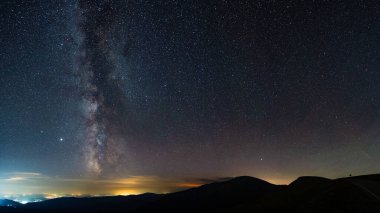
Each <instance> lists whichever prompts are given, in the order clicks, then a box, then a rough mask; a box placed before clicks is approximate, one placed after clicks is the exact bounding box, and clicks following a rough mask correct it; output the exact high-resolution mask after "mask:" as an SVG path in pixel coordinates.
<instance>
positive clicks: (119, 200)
mask: <svg viewBox="0 0 380 213" xmlns="http://www.w3.org/2000/svg"><path fill="white" fill-rule="evenodd" d="M3 203H8V204H12V205H13V206H15V207H0V212H16V213H18V212H238V213H240V212H380V174H376V175H365V176H356V177H350V178H340V179H335V180H330V179H326V178H321V177H300V178H298V179H297V180H295V181H294V182H292V183H291V184H289V185H273V184H270V183H268V182H266V181H263V180H260V179H257V178H253V177H237V178H234V179H231V180H228V181H224V182H217V183H211V184H207V185H204V186H201V187H198V188H193V189H189V190H186V191H182V192H176V193H171V194H165V195H160V194H142V195H133V196H115V197H93V198H57V199H52V200H47V201H42V202H38V203H29V204H25V205H22V204H19V203H15V202H12V201H6V200H3Z"/></svg>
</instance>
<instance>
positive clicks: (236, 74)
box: [0, 0, 380, 182]
mask: <svg viewBox="0 0 380 213" xmlns="http://www.w3.org/2000/svg"><path fill="white" fill-rule="evenodd" d="M58 2H59V3H57V2H56V1H23V0H18V1H1V3H0V11H1V16H0V18H1V19H0V36H1V37H0V47H1V51H0V73H1V75H0V145H1V148H0V174H2V175H3V177H8V176H11V175H10V174H19V173H20V172H34V173H38V174H43V175H46V176H49V177H70V178H91V179H92V178H122V177H127V176H144V177H145V176H155V177H170V178H188V177H191V178H194V177H205V178H215V177H227V176H237V175H252V176H257V177H261V178H266V179H272V180H278V181H279V182H286V181H288V180H290V179H292V178H295V177H297V176H300V175H320V176H327V177H340V176H346V175H348V174H351V173H352V174H365V173H375V172H379V171H380V167H379V164H378V162H380V131H379V129H380V114H379V112H380V72H379V70H380V59H379V57H380V27H379V26H380V20H379V17H380V14H379V11H380V6H379V3H378V2H376V1H314V2H312V1H251V0H247V1H243V0H238V1H191V2H190V1H177V0H174V1H137V0H136V1H112V0H111V1H105V0H104V1H101V0H96V1H85V0H83V1H75V0H67V1H58ZM22 174H23V173H22Z"/></svg>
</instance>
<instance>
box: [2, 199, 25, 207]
mask: <svg viewBox="0 0 380 213" xmlns="http://www.w3.org/2000/svg"><path fill="white" fill-rule="evenodd" d="M0 206H12V207H20V206H22V204H21V203H19V202H16V201H13V200H8V199H0Z"/></svg>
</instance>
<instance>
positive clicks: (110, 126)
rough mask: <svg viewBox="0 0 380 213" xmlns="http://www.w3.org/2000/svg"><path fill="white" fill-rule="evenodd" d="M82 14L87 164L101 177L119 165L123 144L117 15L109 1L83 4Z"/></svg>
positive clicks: (81, 5)
mask: <svg viewBox="0 0 380 213" xmlns="http://www.w3.org/2000/svg"><path fill="white" fill-rule="evenodd" d="M79 13H80V15H79V20H80V21H79V31H80V34H81V39H80V40H81V44H80V55H79V66H78V67H79V68H78V70H79V71H78V73H79V76H80V79H81V85H82V86H83V105H84V109H85V110H84V114H85V119H86V133H85V153H86V161H87V168H88V170H89V171H90V172H91V173H92V174H94V175H96V176H100V175H102V174H103V172H104V170H107V169H112V168H113V167H114V166H115V165H116V164H117V163H118V162H119V160H120V158H121V154H120V153H118V151H117V150H118V148H117V147H119V146H121V144H122V143H123V142H124V141H123V139H122V137H118V138H117V139H116V136H115V135H117V134H118V132H119V131H118V129H119V128H120V127H122V126H123V125H121V124H120V122H118V121H121V120H120V119H119V118H120V116H122V115H121V114H122V113H121V112H120V110H118V109H125V107H124V106H123V98H124V97H123V95H122V93H121V92H120V91H119V90H120V89H119V87H118V86H117V83H116V82H114V81H113V80H112V79H111V76H110V74H111V73H112V71H113V69H114V64H113V60H112V55H113V54H114V52H113V50H112V45H113V44H112V42H111V41H112V39H111V36H112V33H111V31H112V18H113V16H114V15H115V14H117V11H116V9H115V8H114V7H112V4H111V3H109V2H108V1H80V3H79ZM122 122H124V121H122Z"/></svg>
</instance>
